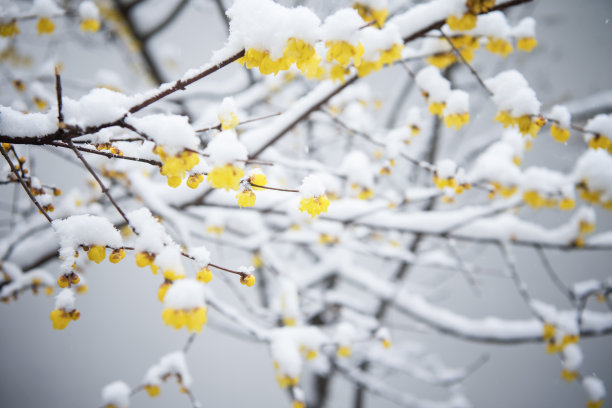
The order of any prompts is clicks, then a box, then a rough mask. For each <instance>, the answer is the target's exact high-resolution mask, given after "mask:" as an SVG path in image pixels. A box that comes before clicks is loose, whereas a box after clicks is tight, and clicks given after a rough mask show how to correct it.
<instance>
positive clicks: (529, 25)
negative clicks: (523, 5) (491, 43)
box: [512, 17, 536, 38]
mask: <svg viewBox="0 0 612 408" xmlns="http://www.w3.org/2000/svg"><path fill="white" fill-rule="evenodd" d="M535 30H536V21H535V19H534V18H533V17H525V18H523V19H521V21H519V22H518V24H517V25H516V26H514V27H513V28H512V35H513V36H514V37H516V38H529V37H535Z"/></svg>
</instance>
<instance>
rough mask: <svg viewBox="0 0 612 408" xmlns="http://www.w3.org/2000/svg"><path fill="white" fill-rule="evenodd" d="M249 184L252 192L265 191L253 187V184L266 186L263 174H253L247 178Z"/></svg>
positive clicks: (266, 180)
mask: <svg viewBox="0 0 612 408" xmlns="http://www.w3.org/2000/svg"><path fill="white" fill-rule="evenodd" d="M249 183H251V187H253V190H265V189H264V188H261V187H255V186H253V184H255V185H258V186H265V185H266V184H268V179H267V178H266V175H265V174H263V173H255V174H252V175H251V176H250V177H249Z"/></svg>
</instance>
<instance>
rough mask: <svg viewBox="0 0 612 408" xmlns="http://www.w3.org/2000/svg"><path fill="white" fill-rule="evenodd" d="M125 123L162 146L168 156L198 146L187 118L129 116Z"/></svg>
mask: <svg viewBox="0 0 612 408" xmlns="http://www.w3.org/2000/svg"><path fill="white" fill-rule="evenodd" d="M126 122H127V123H128V124H130V125H132V126H134V127H135V128H136V129H138V130H140V131H141V132H143V133H144V134H145V135H147V137H149V138H150V139H151V140H153V141H154V142H155V143H156V144H158V145H161V146H163V148H164V151H165V152H166V153H167V154H170V155H175V154H177V153H180V152H182V151H183V150H185V149H197V148H198V146H199V144H200V140H199V139H198V137H197V136H196V133H195V130H194V129H193V127H191V125H190V124H189V118H188V117H187V116H180V115H168V114H153V115H147V116H143V117H135V116H129V117H128V118H127V119H126Z"/></svg>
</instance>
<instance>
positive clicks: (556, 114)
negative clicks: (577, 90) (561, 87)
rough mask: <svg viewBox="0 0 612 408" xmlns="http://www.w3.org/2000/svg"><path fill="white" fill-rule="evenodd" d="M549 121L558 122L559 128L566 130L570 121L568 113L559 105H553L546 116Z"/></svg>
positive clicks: (570, 117) (570, 116)
mask: <svg viewBox="0 0 612 408" xmlns="http://www.w3.org/2000/svg"><path fill="white" fill-rule="evenodd" d="M548 117H549V119H551V120H555V121H557V122H559V127H561V128H563V129H568V128H569V127H570V124H571V121H572V115H571V114H570V111H569V110H568V109H567V108H566V107H565V106H561V105H555V106H553V108H552V109H551V111H550V113H549V114H548Z"/></svg>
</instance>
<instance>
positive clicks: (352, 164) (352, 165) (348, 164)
mask: <svg viewBox="0 0 612 408" xmlns="http://www.w3.org/2000/svg"><path fill="white" fill-rule="evenodd" d="M338 171H339V173H340V174H342V175H345V176H346V177H347V180H348V182H349V184H357V185H359V186H361V187H363V188H374V169H373V167H372V164H371V163H370V159H369V158H368V156H367V155H366V154H365V153H364V152H362V151H361V150H353V151H351V152H349V153H347V154H346V155H345V156H344V158H343V159H342V163H341V164H340V167H339V168H338Z"/></svg>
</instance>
